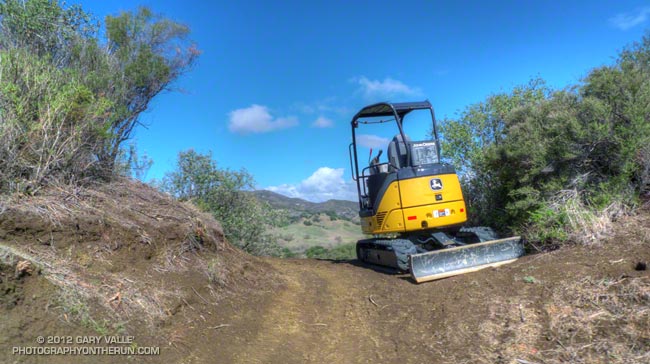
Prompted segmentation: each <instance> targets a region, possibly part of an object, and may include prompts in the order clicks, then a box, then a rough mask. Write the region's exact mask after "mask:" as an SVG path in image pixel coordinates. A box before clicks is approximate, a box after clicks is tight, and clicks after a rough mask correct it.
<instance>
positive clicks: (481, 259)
mask: <svg viewBox="0 0 650 364" xmlns="http://www.w3.org/2000/svg"><path fill="white" fill-rule="evenodd" d="M416 110H420V112H418V114H420V115H421V114H422V112H424V113H425V115H426V118H425V120H427V121H428V120H429V119H430V121H431V125H432V131H433V133H432V134H433V140H422V141H411V140H410V138H409V137H408V135H407V134H405V132H404V125H405V124H404V123H408V122H409V121H410V120H408V121H405V119H409V118H408V116H409V115H410V114H411V113H412V112H413V111H416ZM427 110H428V112H427ZM420 118H421V117H420ZM415 119H416V120H420V119H418V118H415ZM382 123H392V124H393V125H395V126H396V127H397V131H398V133H397V134H396V135H395V136H394V137H393V139H392V140H391V141H390V142H389V143H388V153H387V154H388V160H387V161H386V162H383V163H382V162H381V159H380V157H381V155H382V153H383V151H382V150H379V152H378V154H377V155H376V156H375V157H374V158H373V157H372V149H370V158H369V163H368V165H367V166H365V167H364V166H361V167H360V166H359V156H358V154H359V147H360V143H359V140H358V139H359V138H358V136H357V129H358V128H359V127H360V126H361V125H369V124H382ZM351 124H352V143H350V146H349V154H350V167H351V169H352V174H353V179H354V180H355V181H356V184H357V192H358V195H359V216H360V217H361V228H362V230H363V233H364V234H367V235H372V236H373V238H369V239H363V240H359V241H358V242H357V245H356V250H357V258H358V259H359V260H360V261H362V262H366V263H370V264H376V265H381V266H388V267H393V268H396V269H398V270H401V271H404V272H406V271H408V272H410V273H411V276H412V278H413V279H414V280H415V281H416V282H418V283H420V282H426V281H431V280H435V279H440V278H445V277H450V276H453V275H458V274H463V273H467V272H472V271H476V270H479V269H483V268H486V267H494V266H498V265H502V264H506V263H510V262H513V261H515V260H517V259H518V258H519V257H521V256H522V255H524V248H523V244H522V241H521V238H520V237H518V236H515V237H510V238H506V239H498V238H497V237H496V234H495V233H494V232H493V231H492V229H490V228H486V227H473V228H472V227H465V226H463V224H465V223H466V222H467V208H466V206H465V200H464V198H463V193H462V191H461V187H460V183H459V180H458V175H457V174H456V170H455V169H454V167H453V166H452V165H450V164H447V163H442V162H441V160H440V143H439V138H438V131H437V128H436V119H435V113H434V110H433V107H432V106H431V103H430V102H429V101H422V102H404V103H389V102H381V103H377V104H373V105H369V106H366V107H364V108H363V109H361V110H360V111H359V112H358V113H357V114H356V115H354V117H353V118H352V123H351ZM360 136H361V135H360ZM362 136H363V139H364V140H368V135H362ZM373 140H381V139H380V138H378V137H374V139H373ZM361 144H364V143H361ZM360 168H361V170H360Z"/></svg>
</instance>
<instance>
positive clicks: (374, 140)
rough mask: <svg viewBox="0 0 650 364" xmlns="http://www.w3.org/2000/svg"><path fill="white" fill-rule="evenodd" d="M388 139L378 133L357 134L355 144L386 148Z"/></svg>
mask: <svg viewBox="0 0 650 364" xmlns="http://www.w3.org/2000/svg"><path fill="white" fill-rule="evenodd" d="M389 142H390V140H388V139H387V138H383V137H380V136H378V135H371V134H359V135H357V144H359V145H360V146H362V147H366V148H373V149H376V148H387V147H388V143H389Z"/></svg>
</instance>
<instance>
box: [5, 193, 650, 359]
mask: <svg viewBox="0 0 650 364" xmlns="http://www.w3.org/2000/svg"><path fill="white" fill-rule="evenodd" d="M125 191H126V192H125ZM69 195H70V191H50V192H49V194H47V195H44V196H41V197H36V198H33V197H30V198H26V197H25V198H22V199H13V200H11V201H5V202H4V204H3V205H2V206H4V207H0V211H3V209H4V212H2V214H1V215H0V241H1V242H2V250H1V251H2V257H3V260H2V262H3V264H2V270H1V273H0V279H2V283H1V284H2V285H3V286H2V287H3V291H2V292H1V294H0V303H2V307H0V315H2V317H3V318H7V319H3V320H0V349H1V351H0V362H9V363H12V362H19V363H32V362H38V363H45V362H48V363H49V362H59V363H68V362H69V363H77V362H93V363H110V362H115V360H116V357H114V356H91V357H84V356H75V357H70V356H58V357H37V356H16V355H13V354H12V353H11V347H13V346H17V345H34V340H35V338H36V337H37V335H92V334H94V335H98V334H97V332H107V333H108V334H110V335H113V334H117V333H119V334H125V335H133V336H134V337H135V340H136V341H137V342H138V345H140V346H159V347H160V348H161V353H160V355H158V356H155V357H146V356H138V357H130V358H123V359H124V360H121V361H127V362H128V361H131V362H167V363H376V362H383V363H477V362H479V363H481V362H482V363H522V362H523V363H525V362H526V361H527V362H531V363H560V362H574V363H647V362H650V354H649V353H650V273H649V272H648V271H647V270H635V267H636V266H637V263H638V262H649V261H650V215H649V214H648V213H647V212H643V213H642V214H641V215H639V216H635V217H629V218H625V219H624V220H622V221H620V222H619V223H617V225H616V226H615V228H614V231H612V237H611V238H609V239H608V240H607V241H605V242H603V243H602V245H600V246H593V247H579V246H576V247H567V248H563V249H560V250H557V251H554V252H551V253H545V254H537V255H531V256H527V257H524V258H522V259H520V260H519V261H517V262H515V263H513V264H510V265H507V266H503V267H499V268H496V269H488V270H483V271H480V272H476V273H471V274H467V275H464V276H458V277H452V278H449V279H445V280H441V281H437V282H430V283H425V284H421V285H416V284H414V283H413V282H411V281H410V279H409V278H408V277H407V276H404V275H395V274H392V273H390V272H386V271H382V270H379V269H373V268H372V267H367V266H362V265H359V264H357V263H356V262H355V261H350V262H331V261H315V260H281V259H256V258H253V257H250V256H247V255H245V254H242V253H240V252H239V251H237V250H235V249H233V248H232V247H230V246H229V244H228V243H227V242H225V241H224V239H223V236H222V234H221V230H220V229H219V227H218V225H217V224H216V223H215V222H214V221H213V220H212V219H211V218H210V217H209V216H206V215H204V214H201V213H199V212H197V211H196V210H195V209H193V208H192V207H191V206H188V205H184V204H178V203H176V202H174V201H172V200H171V199H169V198H168V197H166V196H164V195H162V194H160V193H158V192H156V191H154V190H151V189H150V188H149V187H147V186H144V185H139V184H134V183H131V182H119V183H117V184H113V185H110V186H105V187H98V188H95V189H87V190H83V191H82V190H79V191H77V192H76V193H73V197H69ZM46 201H47V202H46ZM53 217H54V218H53ZM21 261H31V262H32V267H33V270H32V272H31V274H30V273H28V272H26V271H25V272H22V273H20V272H21V268H20V267H19V264H21V263H20V262H21ZM39 267H40V270H41V273H40V274H39V273H38V268H39ZM639 268H641V267H639ZM17 272H18V273H20V274H17ZM117 293H119V295H117ZM116 297H117V298H116ZM74 307H77V308H76V309H72V308H74Z"/></svg>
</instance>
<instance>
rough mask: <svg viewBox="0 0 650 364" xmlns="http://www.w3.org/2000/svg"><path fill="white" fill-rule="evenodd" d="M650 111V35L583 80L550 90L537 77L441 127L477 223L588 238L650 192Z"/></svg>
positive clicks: (535, 236)
mask: <svg viewBox="0 0 650 364" xmlns="http://www.w3.org/2000/svg"><path fill="white" fill-rule="evenodd" d="M649 115H650V37H648V36H646V37H644V38H643V39H642V41H641V42H639V43H635V44H633V45H632V46H630V47H628V48H626V49H625V50H624V51H623V52H621V53H620V54H619V57H618V59H617V61H616V64H615V65H613V66H605V67H600V68H597V69H595V70H593V71H591V72H590V73H589V74H588V75H587V77H585V79H584V80H583V82H582V83H581V84H580V85H577V86H574V87H571V88H567V89H565V90H562V91H552V90H550V89H548V88H547V87H546V86H545V84H544V82H543V81H541V80H533V81H532V82H531V83H529V84H528V85H524V86H519V87H516V88H515V89H514V90H513V91H512V92H510V93H501V94H496V95H492V96H490V97H488V98H487V100H486V101H485V102H481V103H478V104H474V105H471V106H469V107H468V108H466V109H465V110H464V111H463V112H462V113H460V115H459V117H458V118H457V119H447V120H444V121H443V122H442V123H441V128H440V129H441V132H442V135H443V144H442V146H443V151H444V152H445V154H444V155H445V156H446V157H447V158H448V159H449V160H450V161H452V162H453V163H454V164H455V165H456V166H457V168H458V171H459V173H460V176H461V183H462V185H463V190H464V194H465V197H466V201H467V205H468V212H469V213H470V220H471V223H472V224H481V225H491V226H493V227H495V228H497V229H498V230H502V231H513V230H514V231H516V232H526V233H527V234H528V238H529V239H531V240H534V241H539V242H541V241H559V242H562V241H566V240H572V241H573V240H577V241H581V242H585V243H586V242H588V241H593V240H594V237H596V238H598V237H602V236H603V233H604V231H605V230H606V229H607V228H608V226H609V221H610V220H611V219H612V218H615V217H616V216H618V215H619V214H620V213H623V212H625V211H628V210H629V208H632V207H634V206H635V205H636V203H637V201H638V196H639V195H640V194H642V193H646V192H648V191H649V190H650V147H649V146H648V145H650V116H649ZM583 237H586V238H583Z"/></svg>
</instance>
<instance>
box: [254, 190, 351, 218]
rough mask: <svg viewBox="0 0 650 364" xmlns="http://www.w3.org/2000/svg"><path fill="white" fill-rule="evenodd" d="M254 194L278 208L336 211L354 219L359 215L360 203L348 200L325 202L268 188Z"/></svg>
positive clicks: (304, 210) (298, 210) (341, 215)
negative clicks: (284, 193)
mask: <svg viewBox="0 0 650 364" xmlns="http://www.w3.org/2000/svg"><path fill="white" fill-rule="evenodd" d="M253 194H254V195H255V196H256V197H257V198H259V199H260V200H262V201H266V202H268V203H269V204H270V205H271V206H272V207H274V208H276V209H285V210H289V211H295V212H299V213H300V212H307V213H311V214H318V213H326V212H332V211H333V212H335V213H336V214H337V215H338V216H340V217H344V218H346V219H350V220H353V219H355V218H357V217H358V216H359V204H358V203H357V202H354V201H346V200H327V201H325V202H310V201H306V200H303V199H301V198H296V197H288V196H285V195H281V194H279V193H276V192H273V191H268V190H257V191H253Z"/></svg>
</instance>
